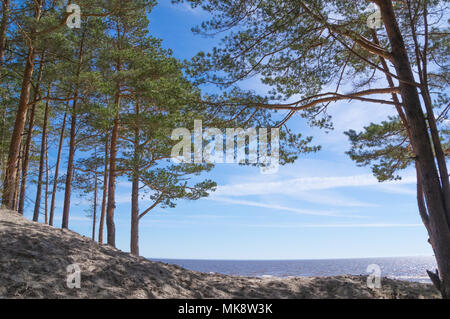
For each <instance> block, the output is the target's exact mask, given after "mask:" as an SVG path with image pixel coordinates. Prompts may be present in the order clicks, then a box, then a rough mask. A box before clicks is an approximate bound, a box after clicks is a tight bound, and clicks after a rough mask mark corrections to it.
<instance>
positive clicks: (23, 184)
mask: <svg viewBox="0 0 450 319" xmlns="http://www.w3.org/2000/svg"><path fill="white" fill-rule="evenodd" d="M44 59H45V53H42V56H41V61H40V63H39V75H38V79H37V83H36V87H35V89H34V102H33V105H32V106H31V114H30V116H29V119H28V133H27V141H26V144H25V151H24V154H23V159H22V181H21V184H20V194H19V203H18V212H19V214H21V215H23V213H24V210H25V197H26V191H27V178H28V165H29V162H30V148H31V141H32V140H33V129H34V118H35V114H36V103H37V100H38V99H39V98H40V97H41V93H40V86H41V80H42V73H43V69H44Z"/></svg>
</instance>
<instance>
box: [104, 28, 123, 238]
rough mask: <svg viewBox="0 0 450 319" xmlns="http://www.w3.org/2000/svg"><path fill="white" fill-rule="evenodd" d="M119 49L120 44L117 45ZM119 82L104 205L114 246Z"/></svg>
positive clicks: (119, 69)
mask: <svg viewBox="0 0 450 319" xmlns="http://www.w3.org/2000/svg"><path fill="white" fill-rule="evenodd" d="M117 33H118V38H120V34H119V33H120V32H119V30H117ZM118 49H119V50H120V44H119V45H118ZM121 70H122V63H121V61H120V59H119V60H118V61H117V72H120V71H121ZM120 90H121V84H120V81H117V83H116V93H115V100H114V106H115V108H116V109H115V112H116V115H115V117H114V126H113V131H112V134H111V155H110V161H109V181H108V205H107V207H106V228H107V231H108V234H107V237H108V245H110V246H113V247H116V226H115V224H114V210H115V209H116V198H115V196H116V175H117V142H118V138H119V114H120V102H121V95H120V94H121V92H120Z"/></svg>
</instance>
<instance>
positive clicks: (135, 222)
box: [130, 173, 139, 256]
mask: <svg viewBox="0 0 450 319" xmlns="http://www.w3.org/2000/svg"><path fill="white" fill-rule="evenodd" d="M132 184H133V186H132V192H131V242H130V250H131V254H133V255H135V256H139V177H138V173H133V181H132Z"/></svg>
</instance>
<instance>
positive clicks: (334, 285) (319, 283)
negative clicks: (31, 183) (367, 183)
mask: <svg viewBox="0 0 450 319" xmlns="http://www.w3.org/2000/svg"><path fill="white" fill-rule="evenodd" d="M71 264H78V265H79V267H80V269H81V288H79V289H78V288H73V289H70V288H68V287H67V275H68V272H67V266H68V265H71ZM437 297H439V295H438V293H437V292H436V290H435V289H434V288H433V287H432V286H431V285H426V284H419V283H411V282H403V281H398V280H391V279H387V278H384V279H383V281H382V288H381V289H374V290H372V289H369V288H367V285H366V277H364V276H336V277H316V278H245V277H233V276H225V275H217V274H204V273H200V272H195V271H189V270H186V269H183V268H181V267H178V266H175V265H168V264H163V263H158V262H151V261H148V260H146V259H144V258H137V257H134V256H132V255H130V254H128V253H124V252H122V251H120V250H117V249H114V248H111V247H109V246H102V245H98V244H97V243H95V242H93V241H92V240H90V239H89V238H86V237H83V236H80V235H79V234H76V233H74V232H71V231H68V230H61V229H57V228H54V227H50V226H47V225H43V224H40V223H34V222H31V221H28V220H27V219H25V218H23V217H22V216H19V215H18V214H16V213H12V212H9V211H4V210H3V211H1V210H0V298H177V299H178V298H189V299H192V298H437Z"/></svg>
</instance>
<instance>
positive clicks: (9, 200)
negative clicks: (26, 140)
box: [2, 48, 35, 209]
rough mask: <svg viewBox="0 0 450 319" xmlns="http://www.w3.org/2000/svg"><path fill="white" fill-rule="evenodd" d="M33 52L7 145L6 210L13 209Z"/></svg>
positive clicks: (4, 199)
mask: <svg viewBox="0 0 450 319" xmlns="http://www.w3.org/2000/svg"><path fill="white" fill-rule="evenodd" d="M34 59H35V50H34V48H30V49H29V50H28V55H27V62H26V65H25V71H24V76H23V80H22V89H21V93H20V99H19V105H18V108H17V114H16V121H15V123H14V129H13V133H12V136H11V142H10V145H9V153H8V161H7V163H6V173H5V181H4V183H3V197H2V206H3V207H5V208H7V209H13V208H14V207H13V202H14V185H15V184H16V178H17V165H18V161H19V152H20V148H19V147H20V144H21V142H22V134H23V131H24V128H25V121H26V117H27V110H28V102H29V100H30V89H31V78H32V76H33V70H34Z"/></svg>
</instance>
